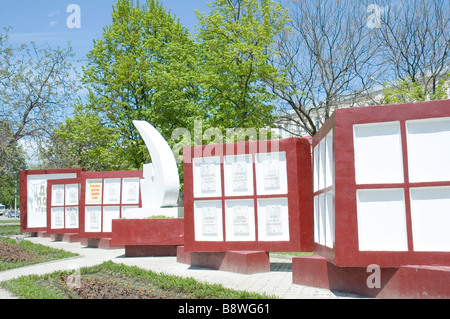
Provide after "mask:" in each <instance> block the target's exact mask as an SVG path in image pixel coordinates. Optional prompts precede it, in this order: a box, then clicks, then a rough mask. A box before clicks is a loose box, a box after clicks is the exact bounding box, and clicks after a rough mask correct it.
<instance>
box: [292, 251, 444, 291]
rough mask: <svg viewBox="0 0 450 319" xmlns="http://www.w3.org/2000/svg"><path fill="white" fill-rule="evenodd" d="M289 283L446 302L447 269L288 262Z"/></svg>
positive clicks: (312, 259) (305, 260) (318, 258)
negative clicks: (289, 265)
mask: <svg viewBox="0 0 450 319" xmlns="http://www.w3.org/2000/svg"><path fill="white" fill-rule="evenodd" d="M292 282H293V283H294V284H299V285H304V286H310V287H315V288H326V289H330V290H336V291H343V292H348V293H355V294H359V295H363V296H368V297H373V298H381V299H448V298H450V267H448V266H418V265H417V266H415V265H409V266H401V267H399V268H381V267H377V266H376V265H374V266H372V265H371V266H370V267H367V268H366V267H337V266H335V265H334V264H332V263H330V262H328V261H327V260H326V259H325V258H324V257H321V256H305V257H294V258H292Z"/></svg>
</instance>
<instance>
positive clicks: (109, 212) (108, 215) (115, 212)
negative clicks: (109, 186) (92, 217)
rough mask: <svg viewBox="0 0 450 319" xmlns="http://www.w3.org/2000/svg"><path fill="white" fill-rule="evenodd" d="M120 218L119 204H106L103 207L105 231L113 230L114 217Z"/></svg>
mask: <svg viewBox="0 0 450 319" xmlns="http://www.w3.org/2000/svg"><path fill="white" fill-rule="evenodd" d="M119 218H120V207H119V206H104V207H103V232H106V233H110V232H112V221H113V219H119Z"/></svg>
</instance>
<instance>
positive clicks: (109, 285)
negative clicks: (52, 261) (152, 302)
mask: <svg viewBox="0 0 450 319" xmlns="http://www.w3.org/2000/svg"><path fill="white" fill-rule="evenodd" d="M71 276H72V277H73V275H70V274H62V275H61V276H60V277H59V280H58V281H59V283H60V289H62V291H63V293H64V294H65V295H66V296H67V297H68V298H71V299H189V298H193V296H192V294H190V293H183V292H180V291H175V290H164V289H158V288H157V287H152V286H150V287H149V286H148V284H147V285H144V284H143V283H139V282H137V281H130V279H129V278H121V277H122V276H112V275H106V276H105V274H103V276H102V277H88V276H83V277H82V278H81V280H80V281H79V285H76V284H74V283H72V281H73V278H72V277H71Z"/></svg>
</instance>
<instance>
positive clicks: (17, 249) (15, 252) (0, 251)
mask: <svg viewBox="0 0 450 319" xmlns="http://www.w3.org/2000/svg"><path fill="white" fill-rule="evenodd" d="M0 259H2V260H4V261H5V262H33V261H36V260H38V259H39V257H38V256H36V254H34V253H32V252H30V251H28V250H27V249H25V248H23V247H21V246H19V245H15V244H10V243H7V242H3V241H0Z"/></svg>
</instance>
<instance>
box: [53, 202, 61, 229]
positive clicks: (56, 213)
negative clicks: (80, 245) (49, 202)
mask: <svg viewBox="0 0 450 319" xmlns="http://www.w3.org/2000/svg"><path fill="white" fill-rule="evenodd" d="M50 220H51V227H52V229H62V228H64V207H52V209H51V218H50Z"/></svg>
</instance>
